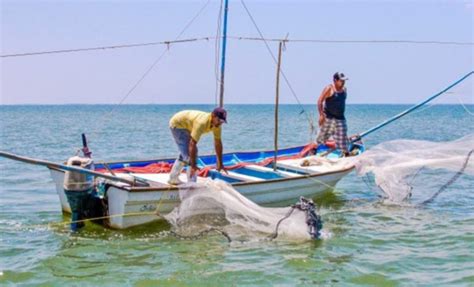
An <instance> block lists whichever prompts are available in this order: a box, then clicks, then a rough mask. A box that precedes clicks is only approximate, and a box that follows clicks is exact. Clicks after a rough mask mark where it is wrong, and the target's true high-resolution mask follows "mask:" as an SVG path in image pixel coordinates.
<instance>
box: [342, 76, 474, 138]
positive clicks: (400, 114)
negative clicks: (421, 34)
mask: <svg viewBox="0 0 474 287" xmlns="http://www.w3.org/2000/svg"><path fill="white" fill-rule="evenodd" d="M472 74H474V71H470V72H469V73H467V74H466V75H464V76H463V77H462V78H460V79H459V80H457V81H456V82H454V83H452V84H451V85H449V86H448V87H447V88H445V89H444V90H442V91H441V92H438V93H437V94H435V95H433V96H431V97H429V98H428V99H426V100H424V101H423V102H421V103H419V104H417V105H415V106H413V107H411V108H409V109H407V110H405V111H403V112H401V113H399V114H398V115H396V116H393V117H392V118H390V119H388V120H386V121H384V122H382V123H380V124H378V125H376V126H375V127H373V128H371V129H368V130H366V131H365V132H363V133H360V134H359V135H357V136H356V137H355V138H353V139H351V142H356V141H358V140H360V139H361V138H362V137H365V136H366V135H368V134H371V133H373V132H375V131H376V130H378V129H381V128H383V127H384V126H386V125H388V124H389V123H391V122H393V121H395V120H398V119H399V118H401V117H403V116H405V115H407V114H409V113H411V112H412V111H414V110H416V109H418V108H419V107H421V106H423V105H425V104H427V103H429V102H431V101H432V100H434V99H435V98H437V97H439V96H441V95H442V94H444V93H446V92H447V91H448V90H450V89H451V88H453V87H454V86H456V85H458V84H459V83H461V82H462V81H464V80H465V79H467V78H469V77H470V76H472Z"/></svg>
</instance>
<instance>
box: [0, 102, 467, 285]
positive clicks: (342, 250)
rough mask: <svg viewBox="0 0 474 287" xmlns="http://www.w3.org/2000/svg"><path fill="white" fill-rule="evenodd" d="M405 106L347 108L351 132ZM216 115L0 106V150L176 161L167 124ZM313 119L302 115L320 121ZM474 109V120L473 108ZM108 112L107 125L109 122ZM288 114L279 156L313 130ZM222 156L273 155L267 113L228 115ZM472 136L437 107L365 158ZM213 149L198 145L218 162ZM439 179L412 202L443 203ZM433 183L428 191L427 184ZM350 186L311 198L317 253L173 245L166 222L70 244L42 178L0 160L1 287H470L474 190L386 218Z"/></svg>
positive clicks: (219, 241) (204, 243)
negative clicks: (388, 147) (320, 231)
mask: <svg viewBox="0 0 474 287" xmlns="http://www.w3.org/2000/svg"><path fill="white" fill-rule="evenodd" d="M408 107H409V106H399V105H351V106H349V107H348V110H347V117H348V124H349V132H350V133H356V132H361V131H364V130H366V129H368V128H370V127H372V126H373V125H376V124H378V123H379V122H381V121H383V120H385V119H386V118H388V117H390V116H393V115H395V114H397V113H399V112H401V111H403V110H404V109H406V108H408ZM189 108H196V109H201V110H211V109H212V106H182V105H181V106H179V105H170V106H157V105H124V106H120V107H116V108H114V106H107V105H91V106H89V105H68V106H0V119H1V121H0V128H1V145H0V150H3V151H9V152H13V153H17V154H20V155H25V156H30V157H35V158H41V159H46V160H50V161H55V162H63V161H64V160H65V159H67V158H68V157H70V156H71V155H73V154H74V153H75V151H76V149H77V148H79V147H80V145H81V137H80V135H81V133H83V132H85V133H86V134H88V135H89V139H90V148H91V149H92V151H93V156H94V158H95V159H96V160H122V159H145V158H156V157H160V156H169V155H173V156H174V155H175V154H176V150H175V149H176V148H175V146H174V143H173V142H172V139H171V136H170V133H169V130H168V120H169V118H170V116H171V115H172V114H173V113H175V112H177V111H179V110H182V109H189ZM314 108H315V107H314V106H305V109H306V110H307V111H308V112H313V113H314ZM467 108H468V109H469V110H470V111H471V113H472V112H474V106H472V105H470V106H467ZM111 111H113V112H111ZM300 111H301V108H300V107H298V106H294V105H283V106H282V107H281V113H280V142H279V143H280V147H286V146H294V145H301V144H305V143H307V142H308V141H309V140H310V129H309V125H308V120H307V118H306V116H305V114H300ZM228 112H229V117H228V121H229V124H228V125H226V126H225V127H224V131H223V142H224V149H225V150H227V151H235V150H246V149H250V150H253V149H271V148H272V144H273V107H272V106H271V105H230V106H228ZM472 133H474V117H473V116H472V115H471V114H469V113H468V112H467V111H466V110H465V109H464V108H463V107H462V106H460V105H436V106H432V107H429V108H428V109H425V110H422V111H421V112H415V113H413V114H411V115H408V116H406V117H404V118H402V119H400V120H399V121H397V122H395V123H394V124H392V125H390V126H389V127H387V128H385V129H383V130H381V131H379V132H377V133H375V134H373V135H370V136H368V137H367V138H366V140H365V143H366V145H367V147H369V148H370V147H371V146H374V145H376V144H378V143H381V142H385V141H389V140H395V139H402V138H407V139H415V140H429V141H437V142H439V141H450V140H455V139H458V138H461V137H462V136H465V135H468V134H472ZM211 139H212V137H210V136H206V137H204V138H203V140H202V141H201V142H200V143H199V148H200V153H201V154H204V153H207V152H212V148H213V147H212V141H211ZM449 175H452V174H448V175H446V173H444V172H443V171H439V172H438V174H434V175H433V176H432V177H431V178H430V177H428V178H427V179H426V181H427V182H426V183H427V184H426V185H423V184H421V185H419V186H417V187H416V188H415V190H414V198H415V199H416V198H418V199H423V198H424V197H429V196H430V195H431V194H433V193H435V192H436V191H437V190H438V188H439V187H441V186H442V185H443V184H444V183H445V182H446V180H447V179H449V177H450V176H449ZM428 181H429V182H428ZM380 194H381V193H380V192H379V191H378V190H377V189H376V188H374V187H373V186H371V185H367V184H366V183H365V182H364V180H362V178H359V177H357V176H356V175H355V174H354V173H352V174H350V175H349V176H347V177H345V178H344V179H343V180H342V181H340V182H339V184H338V185H337V187H336V190H334V191H328V192H326V193H324V194H322V195H321V196H319V197H318V198H317V203H318V204H319V206H320V207H321V209H320V213H321V214H322V217H323V220H324V228H325V229H326V230H327V231H328V232H330V233H331V234H332V236H331V237H330V238H328V239H324V240H320V241H317V242H287V241H275V242H238V243H237V242H232V243H230V244H229V243H228V242H227V241H226V240H225V238H222V237H220V236H217V235H213V236H208V237H204V238H201V239H199V240H195V241H186V240H178V239H175V238H173V237H168V236H166V231H167V230H168V229H169V226H167V225H166V224H165V223H158V224H152V225H150V226H145V227H139V228H135V229H131V230H125V231H113V230H108V229H104V228H103V227H101V226H98V225H94V224H91V223H88V224H87V226H86V228H85V230H83V231H82V232H81V233H80V234H79V235H76V236H72V235H70V234H69V232H68V226H67V225H66V224H63V225H48V223H58V222H59V223H61V222H63V223H67V220H68V218H67V217H63V215H62V213H61V209H60V204H59V199H58V196H57V194H56V191H55V189H54V184H53V182H52V180H51V178H50V175H49V171H48V170H47V169H46V168H43V167H38V166H32V165H27V164H22V163H18V162H13V161H10V160H6V159H3V158H0V285H2V286H10V285H11V286H16V285H42V286H64V285H76V286H96V285H101V286H117V285H127V286H183V285H197V286H210V285H211V286H245V285H247V286H255V285H262V286H271V285H278V286H295V285H297V286H305V285H329V286H332V285H334V286H348V285H374V286H405V285H409V286H410V285H425V286H433V285H458V286H474V208H473V206H474V178H473V176H469V175H466V174H465V175H462V176H461V177H460V178H459V179H458V181H456V182H455V184H453V185H452V186H450V187H449V188H448V189H447V190H446V191H445V192H443V193H442V194H440V195H439V196H438V197H437V198H436V200H435V201H434V202H433V203H431V204H429V205H428V206H425V207H423V208H420V207H413V206H410V205H409V204H408V205H403V206H401V205H386V204H383V203H382V202H381V200H380V197H379V196H380Z"/></svg>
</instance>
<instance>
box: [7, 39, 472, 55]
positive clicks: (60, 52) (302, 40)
mask: <svg viewBox="0 0 474 287" xmlns="http://www.w3.org/2000/svg"><path fill="white" fill-rule="evenodd" d="M220 38H221V36H220V34H219V36H218V37H216V38H215V39H216V40H219V39H220ZM210 39H214V38H213V37H201V38H190V39H183V40H176V41H156V42H147V43H131V44H117V45H112V46H99V47H87V48H73V49H62V50H50V51H38V52H27V53H15V54H4V55H0V58H13V57H26V56H39V55H48V54H65V53H77V52H90V51H104V50H111V49H124V48H137V47H146V46H158V45H166V46H169V45H170V44H175V43H185V42H196V41H205V40H210ZM227 39H232V40H240V41H267V42H281V41H285V42H287V43H290V42H292V43H318V44H431V45H455V46H474V43H473V42H447V41H411V40H323V39H272V38H267V39H265V38H255V37H244V36H227Z"/></svg>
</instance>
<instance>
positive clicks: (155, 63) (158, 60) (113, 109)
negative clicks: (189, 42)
mask: <svg viewBox="0 0 474 287" xmlns="http://www.w3.org/2000/svg"><path fill="white" fill-rule="evenodd" d="M210 1H211V0H207V1H206V3H205V4H204V5H203V6H202V7H201V9H200V10H199V11H198V12H197V13H196V15H195V16H194V17H193V18H192V19H191V20H190V21H189V22H188V23H187V24H186V25H185V26H184V28H183V29H182V30H181V32H180V33H179V34H178V36H176V38H175V41H178V40H179V38H180V37H181V36H182V35H183V34H184V32H186V30H187V29H188V28H189V27H190V26H191V24H193V23H194V21H195V20H196V19H197V18H198V17H199V15H201V13H202V12H203V11H204V9H205V8H206V7H207V6H208V5H209V3H210ZM168 51H169V45H168V48H167V49H165V50H164V51H163V52H162V53H161V55H160V56H159V57H158V58H156V60H155V61H154V62H153V63H152V64H151V66H150V67H148V69H146V71H145V72H144V73H143V74H142V76H141V77H140V78H139V79H138V81H137V82H136V83H135V84H134V85H133V86H132V87H131V88H130V89H129V90H128V92H127V93H126V94H125V96H124V97H123V98H122V99H121V100H120V102H119V103H118V104H117V105H114V107H113V108H112V110H110V111H109V112H108V113H106V114H105V115H104V116H102V119H100V120H98V121H96V122H97V123H101V125H100V127H101V130H99V131H93V132H92V134H98V133H100V131H102V130H103V129H104V128H105V122H107V120H108V119H109V118H110V116H111V115H112V114H113V113H114V112H115V110H116V109H117V107H119V106H120V105H121V104H122V103H123V102H124V101H125V100H126V99H127V98H128V96H130V94H132V92H133V91H134V90H135V89H136V88H137V87H138V86H139V85H140V83H141V82H142V81H143V80H144V79H145V78H146V76H147V75H148V74H149V73H150V72H151V71H152V70H153V68H154V67H155V66H156V65H157V64H158V63H159V62H160V61H161V59H162V58H163V57H164V56H165V54H166V53H168ZM96 127H97V126H96Z"/></svg>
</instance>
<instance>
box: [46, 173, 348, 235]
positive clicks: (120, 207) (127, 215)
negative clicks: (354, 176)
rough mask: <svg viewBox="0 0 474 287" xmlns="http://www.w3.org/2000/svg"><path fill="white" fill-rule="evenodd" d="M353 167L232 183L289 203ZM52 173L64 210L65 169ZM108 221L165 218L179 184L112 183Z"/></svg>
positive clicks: (263, 200) (270, 202) (269, 200)
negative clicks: (145, 186)
mask: <svg viewBox="0 0 474 287" xmlns="http://www.w3.org/2000/svg"><path fill="white" fill-rule="evenodd" d="M352 169H353V168H352V167H349V168H345V169H342V170H339V171H331V172H327V173H321V174H312V175H301V176H297V177H293V178H285V179H279V180H267V181H257V182H245V183H237V184H234V185H233V187H234V188H235V189H236V190H237V191H239V192H240V193H241V194H243V195H244V196H246V197H247V198H248V199H250V200H252V201H253V202H255V203H257V204H259V205H264V206H289V205H290V204H293V203H295V202H296V201H297V200H298V199H299V197H300V196H304V197H309V198H313V197H314V196H316V195H317V194H318V193H321V192H322V191H325V190H327V189H330V188H332V187H334V186H335V185H336V184H337V182H338V181H339V180H340V179H341V178H342V177H344V176H345V175H347V174H348V173H350V172H351V170H352ZM51 176H52V178H53V180H54V181H55V183H56V189H57V192H58V195H59V199H60V201H61V207H62V210H63V211H64V212H67V213H70V212H71V209H70V207H69V204H68V202H67V198H66V195H65V193H64V190H63V187H62V185H63V180H64V172H63V171H61V170H57V169H51ZM107 201H108V215H109V218H108V225H109V226H110V227H111V228H115V229H125V228H129V227H132V226H137V225H142V224H146V223H150V222H153V221H157V220H160V219H162V217H161V216H160V215H163V214H167V213H169V212H170V211H171V210H173V208H174V207H176V206H177V205H179V203H180V200H179V191H178V189H177V188H167V189H163V188H155V189H153V188H148V189H144V190H143V191H141V190H140V189H139V188H137V189H130V188H129V187H120V186H111V187H110V188H109V189H108V190H107Z"/></svg>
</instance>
